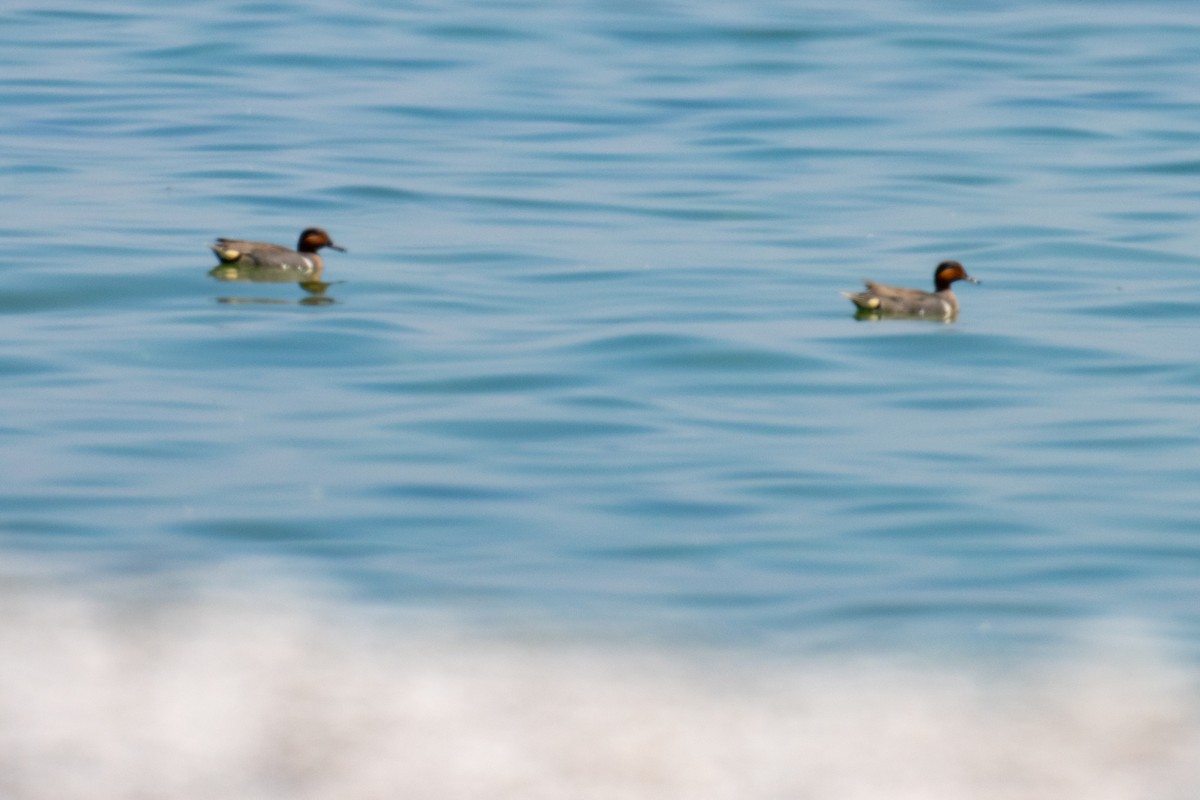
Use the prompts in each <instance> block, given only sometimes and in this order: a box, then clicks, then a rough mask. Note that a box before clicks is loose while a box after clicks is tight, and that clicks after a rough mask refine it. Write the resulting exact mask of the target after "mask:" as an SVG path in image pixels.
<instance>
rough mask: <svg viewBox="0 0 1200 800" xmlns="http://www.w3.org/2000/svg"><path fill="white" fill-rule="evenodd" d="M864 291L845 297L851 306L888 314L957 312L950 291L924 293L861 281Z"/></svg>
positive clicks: (928, 314) (955, 301)
mask: <svg viewBox="0 0 1200 800" xmlns="http://www.w3.org/2000/svg"><path fill="white" fill-rule="evenodd" d="M863 283H864V284H865V285H866V287H867V290H866V291H865V292H859V293H858V294H853V295H851V294H847V295H846V296H847V297H849V298H850V299H851V300H853V301H854V304H855V305H856V306H858V307H859V308H861V309H864V310H869V311H882V312H886V313H891V314H915V315H920V316H939V317H941V316H953V315H954V314H955V313H957V312H958V301H957V298H955V297H954V294H953V293H952V292H951V291H950V290H948V289H947V290H945V291H941V292H926V291H923V290H921V289H909V288H906V287H903V286H888V285H887V284H885V283H875V282H874V281H863Z"/></svg>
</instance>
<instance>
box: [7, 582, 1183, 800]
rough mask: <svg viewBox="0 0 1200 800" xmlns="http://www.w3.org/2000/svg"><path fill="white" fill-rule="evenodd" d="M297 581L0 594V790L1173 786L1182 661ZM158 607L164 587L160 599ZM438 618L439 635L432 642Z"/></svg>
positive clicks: (795, 790)
mask: <svg viewBox="0 0 1200 800" xmlns="http://www.w3.org/2000/svg"><path fill="white" fill-rule="evenodd" d="M306 594H311V590H298V589H289V590H283V589H260V590H256V591H246V590H245V589H242V590H238V591H232V590H227V589H226V588H225V587H224V586H223V584H216V583H214V584H211V585H210V586H209V588H206V589H204V590H202V591H194V592H191V593H186V592H185V593H180V594H177V595H176V596H175V598H174V599H172V600H169V601H166V600H161V599H160V600H159V601H158V603H161V604H157V603H155V604H152V603H148V602H147V597H148V596H150V595H148V594H147V593H146V592H143V591H137V592H131V591H125V590H122V591H112V590H111V589H106V590H100V589H94V588H93V589H89V590H87V591H84V590H79V591H77V592H65V591H64V590H62V589H61V588H57V589H54V590H53V591H51V590H49V589H47V588H45V587H42V588H37V587H33V586H25V587H22V588H11V587H10V588H9V589H7V590H5V592H4V593H3V594H0V619H3V621H4V622H3V625H2V626H0V797H4V798H9V799H10V800H26V799H27V798H39V799H40V798H46V800H50V799H51V798H53V800H61V799H62V798H75V797H87V798H90V799H91V800H107V799H108V798H114V799H115V798H120V800H128V799H129V798H141V797H145V798H178V799H180V800H186V799H187V798H196V799H197V800H200V799H201V798H202V799H203V800H220V799H221V798H289V800H307V799H308V798H314V799H315V798H337V799H338V800H356V799H357V798H437V799H438V800H454V799H456V798H472V800H475V799H476V798H489V799H494V798H514V799H515V798H520V799H521V800H536V799H537V798H546V799H547V800H549V799H550V798H554V800H561V799H562V798H597V800H599V799H600V798H603V800H617V799H620V798H630V799H632V798H639V799H640V798H654V799H655V800H665V799H668V798H688V799H689V800H709V799H713V800H715V799H717V798H720V799H722V800H724V799H725V798H728V799H729V800H733V799H734V798H736V799H737V800H749V799H752V798H821V799H824V798H837V799H841V798H845V799H846V800H860V799H862V800H867V799H868V798H869V799H870V800H877V799H878V798H889V800H908V799H910V798H911V799H912V800H918V799H919V800H941V799H942V798H945V799H946V800H950V799H951V798H953V799H954V800H962V799H963V798H971V800H993V799H995V800H1001V799H1003V800H1007V799H1008V798H1012V799H1013V800H1017V799H1018V798H1019V799H1020V800H1039V798H1046V800H1067V799H1069V798H1079V799H1080V800H1084V799H1086V800H1131V799H1133V798H1138V799H1141V798H1145V800H1151V799H1153V800H1172V799H1174V798H1178V799H1179V800H1184V798H1188V800H1190V798H1194V797H1196V796H1197V791H1198V790H1200V700H1198V697H1197V693H1196V684H1195V682H1194V677H1195V676H1194V675H1193V674H1192V673H1191V670H1190V668H1186V667H1183V666H1180V665H1172V664H1170V663H1168V661H1167V660H1166V659H1163V658H1159V657H1155V656H1153V655H1149V654H1147V652H1144V651H1143V652H1141V653H1140V654H1137V655H1133V654H1130V653H1128V652H1125V653H1121V654H1120V655H1119V656H1118V655H1115V654H1114V653H1113V652H1111V651H1110V652H1097V651H1095V650H1092V651H1090V652H1088V653H1086V654H1080V655H1077V656H1076V657H1074V658H1068V659H1063V660H1062V661H1060V662H1057V663H1055V664H1053V665H1046V664H1040V665H1030V666H1028V667H1026V668H1024V669H1021V670H1016V671H1008V672H1007V673H1006V674H1005V675H1003V676H998V675H996V674H994V673H993V672H992V671H989V670H988V669H986V668H985V667H981V666H978V665H976V666H973V667H972V666H964V665H945V664H943V665H940V666H937V667H934V668H929V667H928V666H925V667H915V666H912V665H911V664H904V663H900V662H892V663H889V662H888V661H887V660H886V659H883V658H876V659H864V658H857V659H853V660H851V659H837V658H824V659H821V660H799V659H797V660H785V659H776V660H774V661H770V662H769V663H767V662H766V661H763V660H759V661H757V662H755V661H754V660H753V659H738V658H735V657H731V656H730V655H729V654H728V653H726V654H721V655H718V654H716V653H714V652H712V651H705V650H703V649H700V648H679V647H676V648H664V649H662V650H660V651H655V650H653V649H652V648H647V647H644V646H641V647H635V646H632V645H631V646H628V647H617V646H613V645H612V644H611V642H610V643H609V644H607V645H603V646H601V645H595V644H592V645H588V644H583V643H579V642H566V641H563V640H561V639H558V638H556V637H529V636H527V637H521V636H516V635H511V636H508V637H499V636H482V635H479V634H478V633H475V634H466V633H461V632H460V633H459V634H457V635H455V634H453V633H452V632H451V631H452V628H453V626H449V625H447V624H445V622H444V621H438V622H436V623H429V622H428V621H427V622H425V623H421V622H418V621H416V620H413V619H408V620H395V619H393V620H390V621H384V620H381V619H380V618H379V617H378V615H373V614H369V613H367V612H365V611H363V610H362V609H356V608H352V607H350V606H348V605H346V604H339V603H332V602H329V603H323V602H317V601H313V600H312V599H305V597H306ZM155 596H159V597H160V595H155ZM431 628H435V629H436V630H430V629H431Z"/></svg>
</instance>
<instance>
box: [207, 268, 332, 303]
mask: <svg viewBox="0 0 1200 800" xmlns="http://www.w3.org/2000/svg"><path fill="white" fill-rule="evenodd" d="M208 274H209V275H210V276H211V277H213V278H215V279H216V280H219V281H225V282H229V283H294V284H297V285H298V286H299V287H300V288H301V289H303V290H304V291H305V292H306V296H304V297H302V298H300V299H299V300H282V299H280V298H276V297H218V298H217V302H218V303H226V304H241V303H257V304H264V305H291V304H292V303H293V302H294V303H298V304H299V305H302V306H323V305H330V304H332V303H336V302H337V301H336V300H335V299H334V298H332V297H330V296H329V295H328V294H326V292H327V291H328V290H329V287H330V286H334V285H336V284H339V283H343V281H331V282H327V281H322V280H321V279H320V278H321V273H320V272H318V273H317V274H316V275H311V274H301V273H298V272H297V271H296V270H292V269H286V268H281V267H257V266H255V267H244V266H234V265H231V264H220V265H218V266H216V267H213V268H212V269H211V270H209V273H208Z"/></svg>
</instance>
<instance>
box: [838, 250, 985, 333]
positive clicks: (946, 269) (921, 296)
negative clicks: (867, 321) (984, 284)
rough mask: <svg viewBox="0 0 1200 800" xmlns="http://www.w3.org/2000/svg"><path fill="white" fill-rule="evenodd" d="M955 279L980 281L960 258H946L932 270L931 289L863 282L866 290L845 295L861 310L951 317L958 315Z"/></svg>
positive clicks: (894, 314) (937, 317)
mask: <svg viewBox="0 0 1200 800" xmlns="http://www.w3.org/2000/svg"><path fill="white" fill-rule="evenodd" d="M955 281H969V282H971V283H979V281H977V280H976V279H975V278H972V277H971V276H970V275H968V274H967V271H966V269H964V268H963V265H962V264H960V263H958V262H957V261H943V262H942V263H940V264H938V265H937V269H935V270H934V271H933V286H934V291H932V292H926V291H922V290H921V289H905V288H903V287H900V286H886V285H884V284H882V283H875V282H873V281H863V284H865V285H866V287H867V290H866V291H865V292H855V293H851V292H842V294H843V295H845V296H846V297H848V298H850V302H852V303H854V305H856V306H858V309H859V311H860V312H862V311H865V312H869V313H875V314H887V315H891V316H903V317H931V318H934V319H945V320H950V319H954V318H955V317H957V316H958V298H957V297H955V296H954V292H952V291H950V284H952V283H954V282H955Z"/></svg>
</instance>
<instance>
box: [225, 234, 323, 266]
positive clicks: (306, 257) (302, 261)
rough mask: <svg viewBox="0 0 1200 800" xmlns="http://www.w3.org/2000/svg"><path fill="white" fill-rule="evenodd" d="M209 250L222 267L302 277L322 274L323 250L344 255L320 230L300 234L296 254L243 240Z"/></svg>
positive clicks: (265, 243) (282, 248)
mask: <svg viewBox="0 0 1200 800" xmlns="http://www.w3.org/2000/svg"><path fill="white" fill-rule="evenodd" d="M209 247H211V248H212V249H213V252H214V253H216V254H217V258H219V259H221V263H222V264H228V265H230V266H234V267H269V268H273V269H285V270H294V271H296V272H299V273H319V272H320V271H321V267H322V266H323V263H322V261H321V257H320V256H319V255H317V251H318V250H320V249H321V248H322V247H328V248H329V249H331V250H338V251H341V252H343V253H344V252H345V251H346V250H345V248H344V247H338V246H337V245H336V244H334V243H333V240H332V239H330V238H329V234H328V233H326V232H325V231H323V230H321V229H320V228H306V229H305V230H304V232H303V233H301V234H300V242H299V244H297V245H296V249H295V250H289V249H288V248H286V247H284V246H283V245H278V244H270V243H268V242H246V241H242V240H240V239H217V241H216V242H214V243H213V244H210V245H209Z"/></svg>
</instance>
